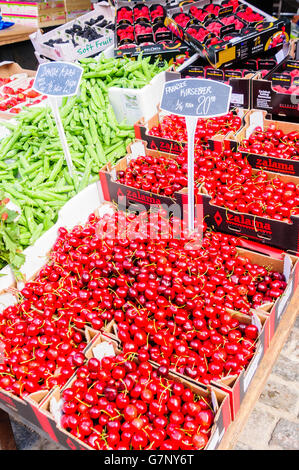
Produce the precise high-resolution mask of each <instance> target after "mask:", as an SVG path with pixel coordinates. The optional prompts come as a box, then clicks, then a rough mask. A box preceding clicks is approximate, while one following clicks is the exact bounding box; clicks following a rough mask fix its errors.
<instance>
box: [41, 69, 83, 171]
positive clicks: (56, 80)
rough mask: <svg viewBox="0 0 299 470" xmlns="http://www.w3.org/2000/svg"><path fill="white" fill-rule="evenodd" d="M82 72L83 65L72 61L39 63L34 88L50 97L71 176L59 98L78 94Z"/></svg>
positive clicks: (69, 157) (70, 162)
mask: <svg viewBox="0 0 299 470" xmlns="http://www.w3.org/2000/svg"><path fill="white" fill-rule="evenodd" d="M82 73H83V69H82V67H80V66H79V65H75V64H73V63H70V62H47V63H44V64H40V65H39V67H38V69H37V73H36V76H35V80H34V83H33V89H34V90H36V91H38V92H39V93H42V94H44V95H47V96H48V97H49V102H50V105H51V108H52V111H53V114H54V119H55V122H56V126H57V129H58V134H59V137H60V141H61V144H62V149H63V152H64V155H65V159H66V162H67V166H68V170H69V173H70V175H71V176H73V163H72V157H71V154H70V150H69V147H68V143H67V140H66V136H65V132H64V129H63V125H62V122H61V117H60V114H59V106H58V98H62V97H64V96H73V95H76V94H77V92H78V88H79V84H80V81H81V76H82Z"/></svg>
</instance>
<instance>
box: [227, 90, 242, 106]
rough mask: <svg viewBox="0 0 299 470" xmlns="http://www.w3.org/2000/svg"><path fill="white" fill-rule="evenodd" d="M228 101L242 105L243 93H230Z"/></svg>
mask: <svg viewBox="0 0 299 470" xmlns="http://www.w3.org/2000/svg"><path fill="white" fill-rule="evenodd" d="M230 102H231V103H233V104H237V105H243V104H244V95H243V94H242V93H232V95H231V99H230Z"/></svg>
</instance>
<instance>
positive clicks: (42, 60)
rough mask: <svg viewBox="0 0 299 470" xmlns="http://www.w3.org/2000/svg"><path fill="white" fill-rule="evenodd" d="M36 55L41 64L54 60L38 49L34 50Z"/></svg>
mask: <svg viewBox="0 0 299 470" xmlns="http://www.w3.org/2000/svg"><path fill="white" fill-rule="evenodd" d="M34 55H35V57H36V58H37V61H38V63H39V64H45V63H47V62H52V60H51V59H48V58H47V57H45V56H44V55H43V54H39V53H38V52H37V51H34Z"/></svg>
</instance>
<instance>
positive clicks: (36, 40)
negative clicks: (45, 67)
mask: <svg viewBox="0 0 299 470" xmlns="http://www.w3.org/2000/svg"><path fill="white" fill-rule="evenodd" d="M98 15H103V16H104V18H105V19H106V20H111V21H114V8H112V7H110V6H97V8H95V10H93V11H91V12H89V13H86V14H85V15H82V16H80V17H79V18H76V19H75V20H73V21H69V22H68V23H66V24H63V25H62V26H59V27H58V28H55V29H53V30H52V31H49V32H48V33H45V34H42V33H41V31H40V30H38V31H37V32H35V33H32V34H30V36H29V37H30V40H31V42H32V44H33V47H34V49H35V51H36V52H38V53H39V54H41V55H44V56H46V57H49V59H53V60H62V61H63V60H65V61H68V62H74V61H76V60H80V58H83V57H89V56H90V55H94V54H97V53H98V52H101V51H102V50H104V49H106V48H107V47H108V46H111V45H112V46H113V45H114V32H113V31H111V30H106V29H105V28H103V30H102V32H103V34H104V36H103V37H102V38H100V39H95V40H93V41H89V40H88V39H84V38H77V39H78V42H79V45H78V46H74V45H73V43H72V42H71V37H70V35H68V34H67V33H66V32H65V30H66V29H69V28H71V27H72V25H74V24H81V25H83V24H84V22H85V21H88V20H90V19H91V18H95V17H97V16H98ZM57 38H62V39H69V42H68V43H66V44H55V46H54V47H50V46H48V45H46V44H44V42H45V41H48V40H49V39H57Z"/></svg>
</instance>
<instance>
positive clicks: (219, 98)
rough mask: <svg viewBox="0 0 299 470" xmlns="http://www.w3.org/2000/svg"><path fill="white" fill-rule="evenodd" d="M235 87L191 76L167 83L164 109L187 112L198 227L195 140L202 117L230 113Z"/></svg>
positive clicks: (191, 196) (191, 208) (191, 203)
mask: <svg viewBox="0 0 299 470" xmlns="http://www.w3.org/2000/svg"><path fill="white" fill-rule="evenodd" d="M231 93H232V88H231V86H229V85H226V84H225V83H222V82H216V81H214V80H207V79H198V78H187V79H180V80H172V81H169V82H166V83H165V84H164V89H163V94H162V100H161V105H160V107H161V109H163V110H164V111H167V112H169V113H172V114H177V115H179V116H184V117H185V119H186V128H187V135H188V226H189V230H190V231H193V230H194V140H195V130H196V125H197V120H198V118H210V117H217V116H222V115H224V114H227V113H228V111H229V105H230V100H231Z"/></svg>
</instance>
